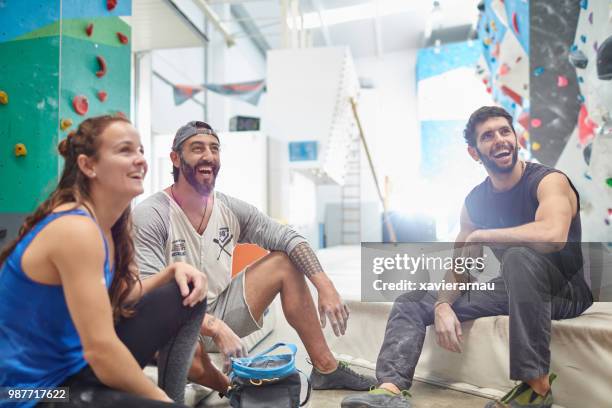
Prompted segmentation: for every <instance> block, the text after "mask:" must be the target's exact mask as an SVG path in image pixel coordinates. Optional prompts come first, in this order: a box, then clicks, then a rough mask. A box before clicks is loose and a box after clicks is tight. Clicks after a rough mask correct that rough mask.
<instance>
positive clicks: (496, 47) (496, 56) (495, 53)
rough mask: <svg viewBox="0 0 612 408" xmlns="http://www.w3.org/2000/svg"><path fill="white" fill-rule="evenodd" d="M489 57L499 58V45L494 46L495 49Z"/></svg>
mask: <svg viewBox="0 0 612 408" xmlns="http://www.w3.org/2000/svg"><path fill="white" fill-rule="evenodd" d="M491 56H493V57H495V58H499V43H497V44H495V48H494V49H493V51H491Z"/></svg>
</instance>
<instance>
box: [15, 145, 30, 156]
mask: <svg viewBox="0 0 612 408" xmlns="http://www.w3.org/2000/svg"><path fill="white" fill-rule="evenodd" d="M27 154H28V149H26V147H25V145H24V144H23V143H17V144H16V145H15V156H16V157H19V156H26V155H27Z"/></svg>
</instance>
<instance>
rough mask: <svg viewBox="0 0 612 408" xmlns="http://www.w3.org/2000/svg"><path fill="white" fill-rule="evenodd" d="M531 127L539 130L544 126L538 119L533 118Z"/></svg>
mask: <svg viewBox="0 0 612 408" xmlns="http://www.w3.org/2000/svg"><path fill="white" fill-rule="evenodd" d="M531 126H532V127H534V128H536V129H537V128H539V127H540V126H542V121H541V120H540V119H538V118H533V119H531Z"/></svg>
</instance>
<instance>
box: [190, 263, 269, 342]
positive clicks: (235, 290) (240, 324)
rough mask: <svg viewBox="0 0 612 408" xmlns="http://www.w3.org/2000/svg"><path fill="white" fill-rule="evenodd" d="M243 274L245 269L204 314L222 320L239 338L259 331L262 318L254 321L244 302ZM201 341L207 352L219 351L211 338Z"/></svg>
mask: <svg viewBox="0 0 612 408" xmlns="http://www.w3.org/2000/svg"><path fill="white" fill-rule="evenodd" d="M245 272H246V269H244V270H243V271H242V272H240V273H239V274H238V275H236V276H235V277H234V278H233V279H232V281H231V282H230V284H229V286H228V287H227V288H225V290H224V291H223V292H221V293H220V294H219V296H217V298H216V299H215V300H214V301H213V302H212V303H211V304H209V305H208V307H207V309H206V313H208V314H211V315H213V316H215V317H216V318H217V319H221V320H223V321H224V322H225V324H227V325H228V326H229V327H230V329H232V330H233V331H234V333H236V335H237V336H238V337H240V338H243V337H246V336H248V335H249V334H251V333H253V332H255V331H257V330H259V329H261V327H262V325H263V318H260V320H259V321H256V320H255V319H254V318H253V314H252V313H251V309H249V305H248V304H247V302H246V296H245V293H244V286H245V285H244V280H245V276H246V273H245ZM202 340H203V341H204V349H205V350H206V351H207V352H210V353H216V352H218V351H219V350H218V349H217V346H216V345H215V343H214V342H213V340H212V338H211V337H203V338H201V339H200V341H202Z"/></svg>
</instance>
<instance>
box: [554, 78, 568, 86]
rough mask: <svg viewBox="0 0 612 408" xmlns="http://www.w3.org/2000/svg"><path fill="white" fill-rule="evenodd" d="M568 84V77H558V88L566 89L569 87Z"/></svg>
mask: <svg viewBox="0 0 612 408" xmlns="http://www.w3.org/2000/svg"><path fill="white" fill-rule="evenodd" d="M567 83H568V82H567V78H566V77H564V76H563V75H559V76H558V77H557V86H558V87H559V88H565V87H566V86H567Z"/></svg>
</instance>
